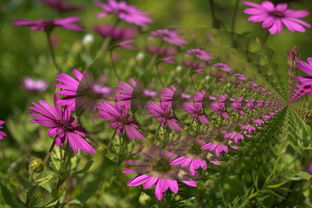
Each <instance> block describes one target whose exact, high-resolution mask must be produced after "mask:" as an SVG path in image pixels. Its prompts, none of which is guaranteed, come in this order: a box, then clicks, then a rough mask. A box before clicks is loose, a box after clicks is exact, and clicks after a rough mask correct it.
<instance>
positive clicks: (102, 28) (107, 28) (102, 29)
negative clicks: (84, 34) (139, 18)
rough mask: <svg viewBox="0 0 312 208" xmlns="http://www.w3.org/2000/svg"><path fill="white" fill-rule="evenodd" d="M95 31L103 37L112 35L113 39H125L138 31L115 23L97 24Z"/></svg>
mask: <svg viewBox="0 0 312 208" xmlns="http://www.w3.org/2000/svg"><path fill="white" fill-rule="evenodd" d="M94 31H95V32H97V33H98V34H99V35H101V36H103V37H110V38H111V40H113V41H115V40H124V39H128V38H131V37H133V36H135V35H136V33H137V31H136V30H135V29H133V28H122V27H116V26H113V25H97V26H95V27H94Z"/></svg>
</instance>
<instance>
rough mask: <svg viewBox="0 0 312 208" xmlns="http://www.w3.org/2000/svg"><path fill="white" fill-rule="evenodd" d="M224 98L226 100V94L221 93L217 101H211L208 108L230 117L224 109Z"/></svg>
mask: <svg viewBox="0 0 312 208" xmlns="http://www.w3.org/2000/svg"><path fill="white" fill-rule="evenodd" d="M225 100H226V95H221V96H220V97H219V98H218V102H216V103H212V104H211V105H210V108H211V109H212V110H213V111H215V112H216V113H217V114H218V115H219V116H222V117H223V118H225V119H228V118H230V115H229V113H228V112H227V110H226V109H225Z"/></svg>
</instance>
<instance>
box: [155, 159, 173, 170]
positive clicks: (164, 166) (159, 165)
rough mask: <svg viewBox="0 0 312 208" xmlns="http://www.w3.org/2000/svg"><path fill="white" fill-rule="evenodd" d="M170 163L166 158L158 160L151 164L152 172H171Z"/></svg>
mask: <svg viewBox="0 0 312 208" xmlns="http://www.w3.org/2000/svg"><path fill="white" fill-rule="evenodd" d="M169 163H170V161H169V160H168V159H167V158H160V159H159V160H157V161H156V162H154V163H153V165H152V168H153V170H155V171H157V172H161V173H167V172H169V171H170V170H171V165H170V164H169Z"/></svg>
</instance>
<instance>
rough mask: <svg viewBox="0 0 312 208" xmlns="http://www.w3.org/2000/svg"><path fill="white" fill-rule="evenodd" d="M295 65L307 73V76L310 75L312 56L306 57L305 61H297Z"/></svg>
mask: <svg viewBox="0 0 312 208" xmlns="http://www.w3.org/2000/svg"><path fill="white" fill-rule="evenodd" d="M297 66H298V68H299V69H300V70H301V71H302V72H304V73H305V74H307V75H308V76H309V77H311V76H312V57H309V58H307V62H305V61H299V63H298V64H297Z"/></svg>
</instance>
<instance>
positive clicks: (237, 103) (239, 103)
mask: <svg viewBox="0 0 312 208" xmlns="http://www.w3.org/2000/svg"><path fill="white" fill-rule="evenodd" d="M242 102H243V97H239V98H237V99H236V100H235V102H234V103H231V104H230V106H231V108H232V109H233V110H234V111H235V112H237V113H239V114H240V115H244V114H245V112H244V110H243V107H242Z"/></svg>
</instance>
